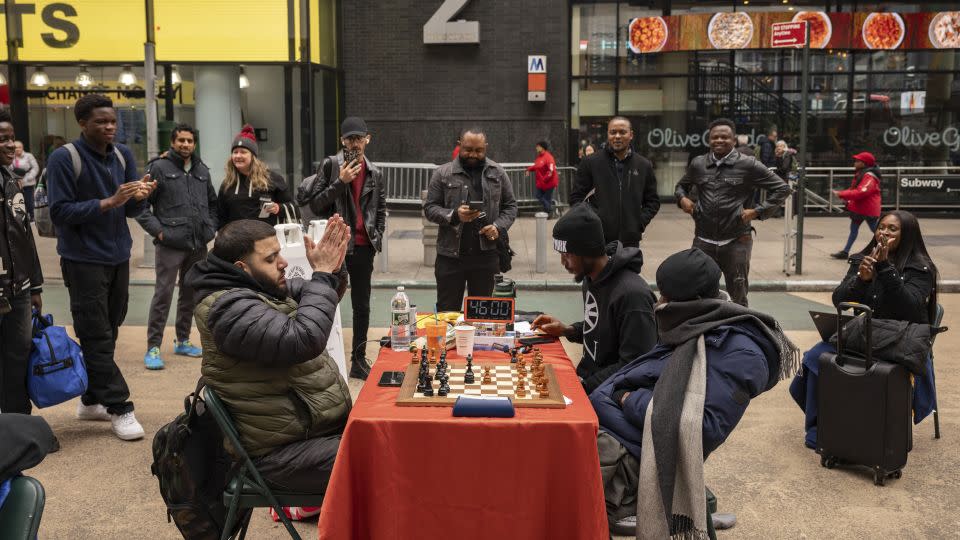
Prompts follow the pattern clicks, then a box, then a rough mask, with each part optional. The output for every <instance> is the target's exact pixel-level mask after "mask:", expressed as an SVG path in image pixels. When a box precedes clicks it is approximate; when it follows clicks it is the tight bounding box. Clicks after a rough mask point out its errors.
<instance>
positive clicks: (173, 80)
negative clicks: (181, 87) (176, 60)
mask: <svg viewBox="0 0 960 540" xmlns="http://www.w3.org/2000/svg"><path fill="white" fill-rule="evenodd" d="M181 82H183V79H181V78H180V72H179V71H178V70H177V68H173V69H172V70H171V71H170V84H180V83H181Z"/></svg>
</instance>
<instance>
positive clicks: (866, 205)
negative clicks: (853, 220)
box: [837, 170, 880, 217]
mask: <svg viewBox="0 0 960 540" xmlns="http://www.w3.org/2000/svg"><path fill="white" fill-rule="evenodd" d="M837 195H838V196H839V197H840V198H841V199H843V200H845V201H847V210H849V211H851V212H853V213H856V214H860V215H862V216H867V217H879V216H880V180H879V178H878V177H877V175H876V174H875V173H874V172H873V171H870V170H867V171H864V172H863V173H860V174H857V175H856V176H854V178H853V182H851V183H850V189H845V190H843V191H841V192H839V193H837Z"/></svg>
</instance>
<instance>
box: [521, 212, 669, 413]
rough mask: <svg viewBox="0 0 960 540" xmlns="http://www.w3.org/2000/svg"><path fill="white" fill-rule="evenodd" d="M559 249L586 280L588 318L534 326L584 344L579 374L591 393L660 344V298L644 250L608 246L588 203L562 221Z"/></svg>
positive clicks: (545, 320) (547, 320)
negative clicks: (648, 276) (645, 269)
mask: <svg viewBox="0 0 960 540" xmlns="http://www.w3.org/2000/svg"><path fill="white" fill-rule="evenodd" d="M553 247H554V249H556V250H557V251H558V252H560V262H561V264H563V267H564V268H565V269H566V270H567V272H570V273H571V274H574V275H575V276H576V278H575V279H576V280H577V282H578V283H582V290H583V321H581V322H577V323H573V324H572V325H568V324H564V323H562V322H560V321H559V320H557V318H556V317H553V316H552V315H546V314H544V315H540V316H539V317H537V318H536V320H534V321H533V328H534V329H539V330H540V331H542V332H544V333H546V334H549V335H551V336H556V337H560V336H563V337H566V338H567V339H568V340H570V341H572V342H574V343H583V357H582V358H581V359H580V363H579V364H578V365H577V375H579V376H580V380H581V382H582V383H583V387H584V390H586V392H587V393H588V394H589V393H590V392H592V391H593V390H594V389H595V388H596V387H598V386H599V385H600V384H601V383H602V382H603V381H604V380H606V378H607V377H609V376H610V375H612V374H613V373H616V372H617V370H619V369H620V368H621V367H623V366H624V365H626V364H627V363H628V362H630V361H632V360H633V359H634V358H637V357H638V356H641V355H642V354H644V353H646V352H647V351H649V350H650V349H652V348H653V346H654V345H656V344H657V326H656V323H655V322H654V318H653V306H654V304H656V298H655V297H654V296H653V292H652V291H651V290H650V287H649V286H648V285H647V282H646V281H644V279H643V278H642V277H640V268H641V267H642V266H643V254H642V253H641V252H640V250H639V249H638V248H628V247H624V246H623V244H622V243H620V242H619V241H617V242H612V243H610V244H608V245H606V247H604V243H603V225H602V224H601V222H600V217H599V216H597V214H596V213H595V212H594V211H593V209H591V208H590V207H589V206H588V205H586V204H578V205H574V207H573V208H571V209H570V211H569V212H567V213H566V214H564V216H563V217H562V218H560V219H559V220H558V221H557V224H556V225H555V226H554V227H553Z"/></svg>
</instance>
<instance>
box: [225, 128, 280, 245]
mask: <svg viewBox="0 0 960 540" xmlns="http://www.w3.org/2000/svg"><path fill="white" fill-rule="evenodd" d="M231 148H232V150H231V152H230V159H228V160H227V165H226V168H225V172H226V176H225V177H224V179H223V183H222V184H220V193H219V195H218V200H217V215H218V218H219V220H218V221H219V223H218V226H219V228H223V226H224V225H226V224H227V223H230V222H231V221H236V220H238V219H260V220H262V221H266V222H267V223H269V224H270V225H276V224H278V223H287V222H290V223H299V213H298V210H297V206H296V205H295V204H294V203H293V197H292V196H291V195H290V192H289V191H288V190H287V183H286V182H285V181H284V179H283V177H282V176H280V175H279V174H277V173H275V172H273V171H271V170H270V169H268V168H267V165H266V164H265V163H264V162H263V161H260V159H259V158H258V157H257V153H258V152H259V150H260V148H259V147H258V146H257V137H256V135H255V134H254V131H253V126H251V125H250V124H247V125H245V126H243V129H242V130H240V133H239V134H237V136H236V137H234V139H233V145H232V146H231Z"/></svg>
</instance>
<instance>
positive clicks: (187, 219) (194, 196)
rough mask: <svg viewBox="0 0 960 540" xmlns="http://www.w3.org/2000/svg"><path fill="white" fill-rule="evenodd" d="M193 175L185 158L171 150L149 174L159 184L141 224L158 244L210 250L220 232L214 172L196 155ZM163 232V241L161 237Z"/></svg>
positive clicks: (193, 162)
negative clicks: (209, 244) (211, 241)
mask: <svg viewBox="0 0 960 540" xmlns="http://www.w3.org/2000/svg"><path fill="white" fill-rule="evenodd" d="M190 161H191V167H190V172H187V171H185V170H184V162H183V158H182V157H180V155H179V154H177V153H176V152H174V151H173V149H172V148H171V149H170V150H168V151H167V155H166V157H163V158H160V159H157V160H155V161H153V162H152V163H150V165H149V166H148V167H147V172H149V173H150V177H151V178H152V179H153V180H156V182H157V189H155V190H154V192H153V193H151V194H150V198H149V199H148V200H149V201H150V206H148V207H147V209H146V210H144V211H143V212H142V213H141V214H140V215H139V216H137V223H139V224H140V226H141V227H143V230H145V231H147V233H148V234H149V235H150V236H152V237H153V238H154V241H153V243H154V244H162V245H164V246H166V247H169V248H173V249H179V250H184V251H196V250H198V249H201V248H203V247H206V245H207V242H209V241H210V240H213V236H214V235H215V234H216V232H217V190H216V189H214V187H213V182H212V181H211V179H210V169H208V168H207V165H206V164H205V163H204V162H203V161H201V160H200V158H199V157H198V156H196V155H194V156H193V158H192V159H191V160H190ZM160 233H163V240H160V239H159V238H158V237H159V236H160Z"/></svg>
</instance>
